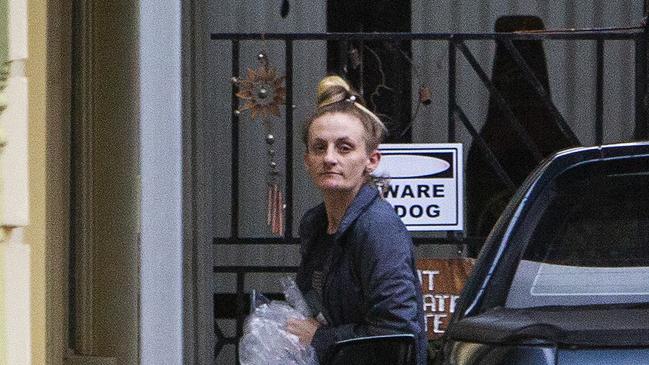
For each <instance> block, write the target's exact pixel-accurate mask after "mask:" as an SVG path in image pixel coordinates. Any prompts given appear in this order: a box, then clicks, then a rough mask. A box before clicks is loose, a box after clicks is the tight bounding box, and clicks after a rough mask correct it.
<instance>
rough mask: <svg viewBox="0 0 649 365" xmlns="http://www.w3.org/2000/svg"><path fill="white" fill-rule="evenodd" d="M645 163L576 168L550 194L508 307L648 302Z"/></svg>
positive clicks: (648, 181)
mask: <svg viewBox="0 0 649 365" xmlns="http://www.w3.org/2000/svg"><path fill="white" fill-rule="evenodd" d="M648 162H649V161H648V160H647V159H644V160H637V161H635V162H632V163H630V164H629V163H627V165H628V166H625V165H622V166H617V165H616V164H618V165H619V164H620V163H619V162H613V163H608V165H607V164H604V165H602V164H594V165H589V166H580V167H577V168H574V169H573V170H571V171H568V172H566V173H565V174H564V176H562V177H560V178H559V179H557V181H556V183H555V184H553V185H552V186H550V187H549V188H548V189H547V191H546V192H545V193H544V194H543V195H542V196H541V199H547V200H546V203H547V204H546V205H545V209H543V211H542V212H540V213H539V214H540V218H538V224H536V226H535V228H534V229H533V232H532V233H531V235H529V242H528V244H527V248H526V249H525V252H524V254H523V256H522V260H521V261H520V262H519V264H518V267H517V269H516V272H515V274H514V278H513V281H512V285H511V287H510V290H509V293H508V296H507V301H506V306H507V307H513V308H521V307H522V308H525V307H537V306H554V305H592V304H615V303H638V302H649V172H647V171H648V170H649V168H647V167H649V164H648Z"/></svg>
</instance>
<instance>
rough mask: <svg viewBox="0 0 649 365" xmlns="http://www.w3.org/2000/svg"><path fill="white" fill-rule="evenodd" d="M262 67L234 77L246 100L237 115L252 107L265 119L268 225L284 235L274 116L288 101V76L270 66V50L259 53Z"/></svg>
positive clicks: (254, 115) (256, 115)
mask: <svg viewBox="0 0 649 365" xmlns="http://www.w3.org/2000/svg"><path fill="white" fill-rule="evenodd" d="M257 60H258V62H259V67H258V68H257V69H252V68H248V70H247V72H246V77H245V78H237V77H233V78H232V82H233V83H234V84H235V85H236V86H237V87H238V89H239V92H237V93H236V94H235V95H236V96H237V97H238V98H239V99H240V100H241V101H243V106H241V107H240V108H239V109H237V110H235V111H234V112H235V113H236V114H240V113H241V112H243V111H246V110H249V111H250V116H251V118H252V119H253V120H257V119H259V120H261V121H262V123H263V125H264V130H265V132H266V137H265V142H266V153H267V158H268V167H269V169H268V174H267V179H266V184H267V193H266V224H267V225H268V226H270V229H271V232H272V233H273V234H276V235H280V236H283V235H284V208H285V206H284V196H283V193H282V189H281V183H282V181H281V180H282V177H281V174H280V172H279V168H278V165H277V161H276V155H277V153H276V152H277V151H276V150H275V147H274V144H275V135H274V128H273V123H272V117H279V116H280V109H279V108H280V105H283V104H284V103H285V100H286V87H285V86H284V80H285V78H286V77H285V76H281V77H280V76H278V74H277V70H276V69H275V68H274V67H271V66H270V61H269V60H268V56H267V55H266V52H264V51H261V52H259V54H258V55H257Z"/></svg>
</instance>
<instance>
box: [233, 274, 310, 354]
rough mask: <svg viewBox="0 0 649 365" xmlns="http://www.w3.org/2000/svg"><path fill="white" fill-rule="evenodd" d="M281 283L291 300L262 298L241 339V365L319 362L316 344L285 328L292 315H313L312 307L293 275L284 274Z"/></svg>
mask: <svg viewBox="0 0 649 365" xmlns="http://www.w3.org/2000/svg"><path fill="white" fill-rule="evenodd" d="M281 284H282V287H283V288H284V296H285V297H286V300H287V302H284V301H276V300H274V301H272V302H270V303H267V302H264V301H260V303H261V304H259V306H257V307H256V308H255V309H254V311H253V312H252V313H251V314H250V315H249V316H248V318H246V322H245V324H244V329H243V337H241V340H240V342H239V362H240V363H241V365H262V364H263V365H318V360H317V357H316V354H315V350H314V349H313V347H311V346H305V345H303V344H301V343H300V341H299V339H298V337H297V336H295V335H293V334H291V333H288V332H287V331H286V329H285V328H286V321H287V320H288V319H289V318H296V319H306V318H307V317H308V316H310V311H309V307H308V305H307V304H306V302H305V301H304V297H303V296H302V293H300V290H299V289H298V288H297V286H296V284H295V281H293V279H291V278H284V279H282V280H281ZM255 304H257V303H255Z"/></svg>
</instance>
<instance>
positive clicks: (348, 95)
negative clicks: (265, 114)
mask: <svg viewBox="0 0 649 365" xmlns="http://www.w3.org/2000/svg"><path fill="white" fill-rule="evenodd" d="M317 103H318V105H317V107H316V109H315V112H314V113H313V115H311V117H310V118H309V119H307V121H306V123H304V128H303V129H302V141H303V142H304V144H305V145H306V146H307V150H308V148H309V147H308V142H309V128H310V127H311V124H313V121H314V120H316V119H318V118H319V117H321V116H323V115H325V114H330V113H343V114H349V115H353V116H355V117H356V118H358V119H359V120H360V121H361V123H362V124H363V129H364V130H365V135H364V137H365V146H366V148H367V151H368V152H370V151H374V150H375V149H376V148H377V147H378V146H379V144H381V142H382V141H383V138H384V137H385V135H386V134H387V129H386V128H385V125H384V124H383V122H381V119H379V117H377V116H376V114H374V113H372V111H370V110H369V109H367V108H366V107H365V106H364V105H363V101H362V98H361V96H360V95H359V94H358V93H357V92H356V91H355V90H354V89H352V87H351V86H350V85H349V83H347V81H345V80H344V79H343V78H342V77H340V76H327V77H325V78H323V79H322V80H320V82H319V83H318V95H317Z"/></svg>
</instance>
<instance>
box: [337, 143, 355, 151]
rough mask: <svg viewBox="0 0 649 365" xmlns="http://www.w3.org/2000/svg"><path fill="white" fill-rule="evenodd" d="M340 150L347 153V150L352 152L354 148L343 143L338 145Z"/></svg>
mask: <svg viewBox="0 0 649 365" xmlns="http://www.w3.org/2000/svg"><path fill="white" fill-rule="evenodd" d="M338 150H340V152H343V153H347V152H351V151H352V150H353V148H352V146H350V145H348V144H343V145H340V146H338Z"/></svg>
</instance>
